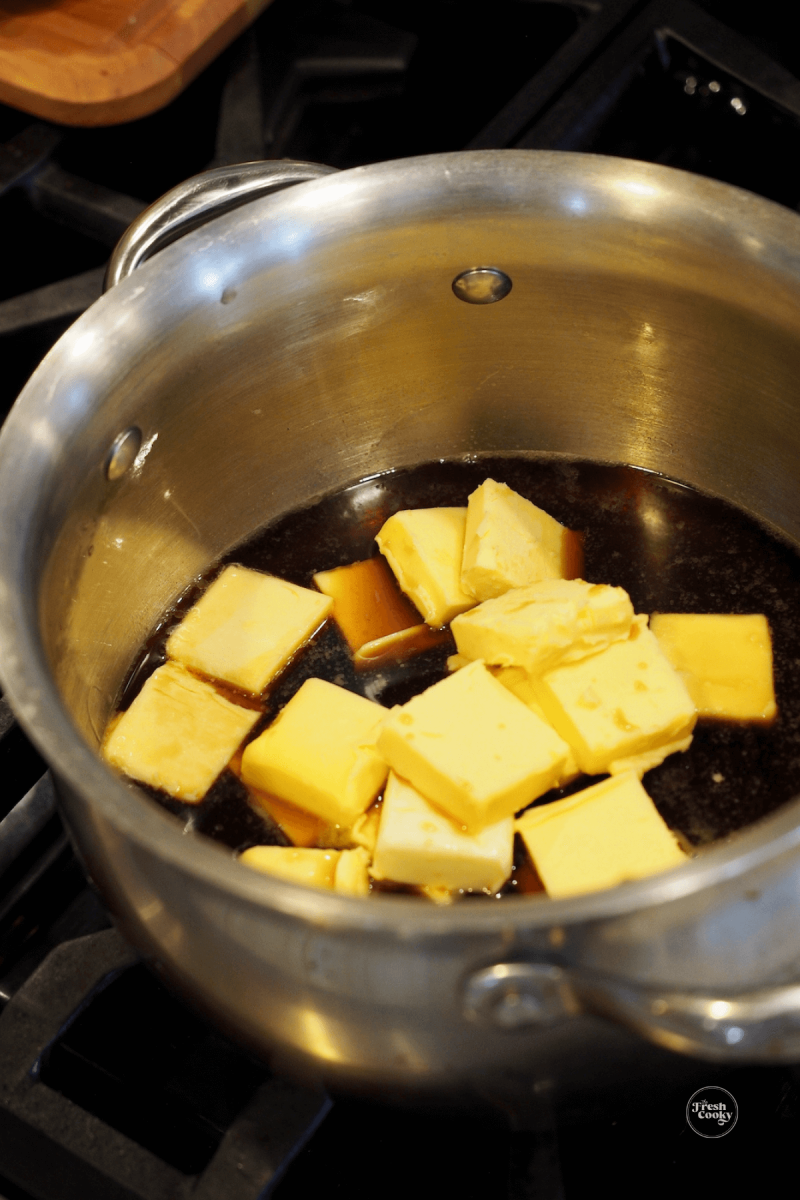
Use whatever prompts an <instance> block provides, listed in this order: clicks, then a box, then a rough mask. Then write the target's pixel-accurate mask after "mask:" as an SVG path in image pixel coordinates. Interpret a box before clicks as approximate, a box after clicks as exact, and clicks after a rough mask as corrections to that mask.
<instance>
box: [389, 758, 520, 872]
mask: <svg viewBox="0 0 800 1200" xmlns="http://www.w3.org/2000/svg"><path fill="white" fill-rule="evenodd" d="M513 850H514V818H513V817H504V818H503V819H502V820H501V821H497V822H495V824H493V825H486V826H484V828H483V829H481V830H480V832H478V833H474V834H468V833H465V832H464V831H463V829H462V828H461V827H460V825H456V824H455V823H454V822H453V821H452V820H450V818H449V817H447V816H445V814H444V813H443V812H441V810H440V809H438V808H435V807H434V806H433V805H432V804H430V803H429V801H427V800H426V799H425V797H424V796H422V795H420V793H419V792H418V791H417V790H416V789H415V788H413V787H412V786H411V784H410V783H408V782H406V780H404V779H399V778H398V777H397V775H395V774H394V773H393V772H390V773H389V780H388V782H387V784H386V791H385V793H384V797H383V808H382V810H381V824H380V829H379V830H378V841H377V843H376V845H375V856H374V859H373V864H372V874H373V875H374V876H375V878H376V879H393V880H395V881H396V882H397V883H416V884H421V885H423V886H425V887H442V888H449V889H450V890H452V891H457V890H459V889H461V888H463V889H464V890H465V891H481V890H483V889H487V890H489V891H496V889H497V888H499V887H501V886H502V884H503V883H504V882H505V880H506V879H508V877H509V875H510V874H511V865H512V860H513Z"/></svg>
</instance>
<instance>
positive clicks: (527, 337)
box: [0, 151, 800, 1092]
mask: <svg viewBox="0 0 800 1200" xmlns="http://www.w3.org/2000/svg"><path fill="white" fill-rule="evenodd" d="M279 167H280V169H281V170H283V171H284V175H283V176H280V177H279V178H278V180H277V182H278V184H280V185H282V186H283V185H285V184H288V183H289V182H291V181H292V180H293V179H297V178H303V177H305V176H307V175H308V174H310V173H313V171H309V170H307V169H306V168H303V167H293V166H291V165H289V166H288V167H287V166H286V165H285V164H279ZM275 169H276V167H275V164H272V165H270V164H260V165H250V166H248V167H246V168H244V169H242V170H240V171H239V172H238V173H237V172H233V175H232V176H230V177H229V176H228V175H226V173H225V172H223V173H222V175H220V173H217V174H215V175H214V176H213V177H207V178H205V179H204V178H203V177H201V178H200V180H199V182H192V183H191V184H190V185H188V190H178V191H177V192H176V193H175V194H171V196H170V197H169V198H167V199H166V200H165V201H164V202H162V203H161V204H160V206H159V207H157V208H156V209H155V210H152V211H151V212H150V213H149V214H145V216H144V218H143V221H142V223H141V224H138V225H137V227H136V228H135V229H134V231H133V232H132V233H131V234H130V235H129V236H128V238H127V242H126V244H125V245H124V246H123V247H122V248H121V250H120V251H119V253H118V255H117V258H116V260H115V264H113V266H112V275H113V276H114V278H115V279H116V278H120V279H121V281H120V282H118V283H117V284H116V286H114V287H113V288H112V289H111V290H110V291H109V292H108V293H107V294H106V295H105V296H104V297H103V298H102V299H101V300H100V301H99V302H98V303H97V304H96V305H94V306H93V307H92V308H91V309H90V310H89V311H88V312H87V313H86V314H85V315H84V316H83V317H82V318H81V319H80V320H79V321H77V322H76V324H75V325H74V326H73V327H72V328H71V329H70V330H69V331H68V333H67V334H66V335H65V336H64V337H63V338H62V339H61V341H60V342H59V343H58V344H57V345H56V346H55V347H54V349H53V350H52V351H51V352H50V354H49V355H48V357H47V358H46V359H45V361H44V362H43V363H42V365H41V366H40V368H39V369H38V371H37V372H36V374H35V375H34V376H33V378H32V379H31V381H30V383H29V384H28V386H27V387H26V388H25V391H24V392H23V394H22V396H21V397H20V399H19V401H18V403H17V405H16V407H15V409H14V411H13V412H12V414H11V416H10V418H9V419H8V421H7V423H6V426H5V428H4V430H3V433H2V438H0V496H1V497H2V525H1V526H0V663H2V672H3V684H4V687H5V688H6V689H7V692H8V694H9V696H10V698H11V700H12V703H13V704H14V707H15V709H16V711H17V713H18V715H19V718H20V720H21V721H22V723H23V725H24V726H25V728H26V729H27V730H28V732H29V733H30V735H31V737H32V738H33V739H34V741H35V742H36V743H37V744H38V745H39V747H40V748H41V750H42V752H43V753H44V755H45V756H46V757H47V759H48V760H49V762H50V763H51V764H52V767H53V770H54V772H55V775H56V778H57V783H58V790H59V792H60V795H61V798H62V801H63V808H64V812H65V814H66V817H67V820H68V822H69V825H70V827H71V829H72V832H73V834H74V838H75V841H76V844H77V846H78V848H79V850H80V853H81V854H82V856H83V859H84V861H85V863H86V866H87V868H88V870H89V872H90V873H91V875H92V877H93V879H94V880H95V881H96V883H97V885H98V886H99V887H100V888H101V889H102V891H103V893H104V895H105V896H106V898H107V900H108V901H109V903H110V905H111V906H112V909H113V911H114V912H115V913H116V915H117V918H118V920H119V922H120V924H121V927H122V928H123V930H124V932H125V933H126V934H127V935H128V937H129V938H130V939H131V940H132V941H133V942H134V943H136V944H137V945H138V946H139V947H141V948H142V950H143V951H144V952H145V953H147V954H149V955H152V956H154V957H155V958H157V959H158V960H159V961H160V962H161V963H162V964H163V967H164V970H165V971H166V972H167V974H168V975H169V976H170V977H171V978H172V979H173V980H174V981H177V982H178V983H179V984H180V985H181V986H183V988H184V989H186V990H187V991H188V992H189V993H190V994H191V995H193V996H194V997H195V999H197V1000H198V1001H199V1002H201V1003H202V1004H203V1005H204V1006H205V1007H206V1008H207V1010H208V1011H210V1012H211V1013H212V1014H213V1015H214V1016H215V1017H216V1019H217V1020H219V1021H220V1022H221V1023H222V1024H224V1025H225V1026H226V1027H228V1028H229V1029H232V1030H234V1031H235V1032H237V1033H238V1035H239V1036H240V1037H242V1038H244V1039H246V1040H248V1041H249V1042H250V1043H251V1044H253V1045H255V1046H257V1047H259V1048H261V1049H262V1050H264V1051H265V1052H268V1053H272V1054H273V1055H277V1057H278V1059H279V1060H280V1061H281V1062H282V1063H283V1064H285V1065H289V1066H291V1067H292V1069H307V1070H309V1071H311V1072H315V1073H317V1074H321V1075H322V1076H324V1077H325V1078H326V1079H328V1080H333V1081H335V1082H338V1083H340V1084H345V1085H348V1086H368V1085H370V1084H374V1083H376V1082H381V1083H382V1084H384V1085H387V1086H388V1085H397V1086H403V1087H405V1086H408V1087H430V1088H432V1089H438V1090H444V1089H448V1090H450V1091H451V1092H455V1091H457V1090H458V1089H463V1088H469V1087H476V1086H477V1087H480V1086H482V1085H483V1083H484V1082H485V1081H486V1079H488V1078H489V1076H490V1075H492V1074H493V1073H495V1072H501V1073H502V1072H504V1071H505V1072H511V1073H513V1072H518V1073H520V1074H522V1075H525V1076H527V1077H528V1078H529V1079H531V1080H538V1081H540V1082H542V1086H544V1085H545V1084H546V1083H550V1084H552V1083H553V1082H555V1084H556V1085H557V1086H558V1087H561V1088H564V1089H567V1090H569V1089H570V1088H572V1087H578V1086H579V1085H580V1084H581V1082H582V1083H583V1084H584V1085H585V1086H590V1087H591V1086H594V1083H595V1082H596V1081H597V1080H598V1079H599V1078H600V1077H602V1076H603V1075H604V1074H605V1075H608V1074H611V1075H615V1076H617V1077H620V1078H621V1077H623V1076H627V1077H630V1078H632V1077H634V1076H636V1075H637V1074H642V1073H643V1072H644V1073H646V1072H651V1073H652V1072H653V1071H654V1070H656V1069H657V1070H659V1071H664V1070H670V1069H672V1067H671V1065H670V1064H673V1065H674V1064H679V1063H680V1062H681V1061H682V1060H680V1059H679V1058H678V1057H677V1056H676V1055H671V1054H669V1053H667V1052H666V1051H665V1050H664V1049H655V1048H652V1047H648V1046H647V1045H646V1044H645V1043H644V1042H642V1041H640V1040H639V1038H638V1037H637V1036H636V1035H638V1034H641V1035H644V1037H645V1038H646V1039H649V1041H650V1042H651V1043H655V1044H656V1045H657V1046H660V1047H662V1048H663V1047H666V1048H668V1049H669V1050H678V1051H684V1052H686V1053H688V1054H692V1055H698V1056H702V1057H705V1058H708V1059H718V1060H724V1061H766V1060H784V1061H785V1060H794V1059H797V1058H798V1057H800V921H798V911H799V905H798V888H800V821H799V820H798V818H799V817H800V808H798V803H796V802H793V803H791V804H789V805H787V806H785V807H784V808H783V809H782V810H781V811H779V812H778V813H776V814H775V815H773V816H772V817H770V818H768V819H766V820H764V821H762V822H761V823H760V824H759V825H758V826H757V827H754V828H753V829H751V830H749V831H748V832H746V833H745V834H743V835H741V836H739V837H737V838H735V839H731V840H730V841H729V842H728V843H726V844H723V845H719V846H718V847H716V848H714V849H713V850H711V851H710V852H709V853H707V854H705V855H703V856H702V857H700V858H698V859H696V860H694V861H692V862H690V863H688V864H687V865H685V866H683V867H681V868H679V869H677V870H675V871H672V872H669V873H667V874H665V875H662V876H659V877H656V878H653V879H648V880H643V881H641V882H638V883H631V884H626V885H624V886H622V887H618V888H616V889H614V890H611V891H608V892H604V893H600V894H596V895H591V896H588V897H585V898H579V899H574V900H561V901H557V902H556V901H549V900H546V899H541V898H538V899H537V898H519V899H510V900H508V901H506V902H503V903H502V904H500V905H496V906H495V905H489V904H487V905H485V906H482V905H480V904H478V905H465V906H462V907H459V906H455V907H453V908H450V909H438V908H435V907H433V906H428V905H425V904H422V903H420V904H413V903H408V902H407V901H402V900H397V899H392V898H390V897H389V898H384V899H382V900H380V901H376V902H366V901H360V900H356V899H348V898H345V897H339V896H336V895H332V894H331V895H327V894H323V893H321V892H318V891H311V890H306V889H303V888H300V887H296V886H294V885H291V884H289V883H285V882H282V881H280V880H278V879H270V878H267V877H265V876H260V875H258V874H256V873H254V872H251V871H247V870H244V869H243V868H241V867H240V866H239V865H238V864H237V863H235V862H234V861H232V859H231V858H230V857H229V855H227V854H226V853H225V852H224V851H223V850H222V849H221V848H220V847H219V846H217V845H214V844H212V843H210V842H206V841H204V840H202V839H199V838H198V839H192V838H187V837H185V836H184V835H183V834H182V832H181V831H180V829H179V828H178V827H176V825H175V824H174V823H173V821H172V819H171V818H170V817H169V816H167V815H166V814H165V813H164V812H163V811H161V810H160V809H158V808H157V807H156V806H154V805H152V804H150V803H149V802H148V801H146V800H144V799H142V798H141V797H140V796H139V795H138V794H136V793H134V792H133V791H132V790H130V789H129V788H128V787H127V786H126V785H125V784H124V783H122V782H121V781H120V780H119V779H118V778H115V777H114V775H113V774H112V773H111V772H110V771H109V770H108V769H107V768H106V767H105V766H104V764H103V763H102V762H101V761H100V759H99V758H98V756H97V744H98V739H99V737H100V734H101V732H102V729H103V726H104V723H105V721H106V719H107V717H108V715H109V713H110V711H111V707H112V705H113V703H114V699H115V696H116V694H117V690H118V688H119V686H120V683H121V680H122V678H123V676H124V673H125V671H126V669H127V667H128V665H129V663H130V661H131V659H132V656H133V655H134V653H135V651H136V649H137V648H138V646H139V645H140V644H141V643H142V641H143V640H144V638H145V636H146V634H147V633H148V631H149V630H150V628H151V627H152V625H153V623H154V621H155V620H156V618H157V617H158V615H159V614H160V613H161V612H162V610H163V609H164V608H165V607H166V606H167V604H168V603H169V602H170V600H171V599H172V598H173V597H174V596H175V595H176V593H177V592H178V591H179V590H180V589H181V588H182V587H183V586H184V585H185V583H186V582H187V580H189V579H190V578H191V577H193V576H194V575H195V574H197V572H199V571H200V570H202V569H203V568H205V567H206V566H207V565H208V564H209V563H210V562H212V561H213V560H214V559H215V558H217V557H218V556H219V555H220V554H222V553H223V552H224V551H226V550H228V549H229V548H230V547H231V546H232V545H233V544H235V543H236V542H238V541H239V540H241V539H242V538H243V537H244V536H245V535H246V534H248V533H250V532H251V531H252V530H253V529H255V528H256V527H258V526H261V525H263V524H264V523H265V522H267V521H268V520H270V519H271V518H272V517H274V516H276V515H277V514H280V513H282V512H284V511H286V510H288V509H290V508H293V507H295V506H297V505H300V504H303V503H305V502H307V501H309V500H310V499H312V498H313V497H315V496H318V495H319V494H321V493H323V492H326V491H328V490H330V489H332V488H336V487H339V486H340V485H343V484H345V483H347V482H349V481H352V480H354V479H357V478H363V477H365V476H369V475H372V474H375V473H376V472H381V471H386V470H389V469H391V468H394V467H399V466H403V465H408V464H413V463H416V462H421V461H425V460H430V459H435V458H440V457H442V458H443V457H449V456H459V455H475V454H480V453H481V452H494V453H498V452H503V453H505V452H511V453H517V452H525V451H539V452H548V453H553V454H566V455H576V456H580V457H589V458H594V459H600V460H613V461H625V462H630V463H634V464H638V465H640V466H643V467H647V468H650V469H653V470H656V471H661V472H665V473H666V474H668V475H670V476H673V477H677V478H680V479H683V480H686V481H688V482H690V483H693V484H696V485H698V486H700V487H701V488H704V489H706V490H709V491H711V492H715V493H717V494H719V495H722V496H724V497H727V498H728V499H730V500H732V501H735V502H736V503H738V504H741V505H744V506H745V507H746V508H748V509H751V510H753V511H754V512H757V513H759V514H761V516H762V517H763V518H765V519H766V520H768V521H770V522H772V523H773V524H774V525H775V526H777V527H778V528H780V529H782V530H784V531H785V532H786V533H787V534H789V535H791V536H792V537H794V538H797V539H800V486H798V483H799V481H798V462H799V461H800V419H798V418H799V416H800V399H799V398H798V389H797V380H798V378H800V304H799V303H798V300H800V218H798V217H797V216H796V215H794V214H792V213H791V212H789V211H787V210H785V209H783V208H780V207H778V206H776V205H773V204H770V203H768V202H767V201H764V200H760V199H757V198H756V197H754V196H751V195H749V194H747V193H744V192H741V191H736V190H734V189H732V188H728V187H725V186H723V185H720V184H717V183H713V182H709V181H707V180H704V179H701V178H697V177H694V176H690V175H686V174H683V173H681V172H677V171H671V170H668V169H664V168H660V167H655V166H649V165H646V164H643V163H633V162H626V161H624V160H619V159H603V158H598V157H591V156H583V155H574V154H558V153H540V152H512V151H501V152H477V153H463V154H449V155H441V156H434V157H430V158H421V159H414V160H408V161H403V162H391V163H383V164H379V165H377V166H372V167H366V168H359V169H357V170H352V171H346V172H343V173H341V174H334V175H329V176H328V177H326V178H319V179H316V180H312V181H310V182H301V183H299V184H298V186H296V187H290V188H288V189H287V188H286V187H284V189H283V190H282V191H280V192H279V193H278V194H275V195H265V196H263V197H262V198H260V199H256V200H254V201H253V202H251V203H247V204H246V205H245V206H244V207H239V208H237V209H235V211H230V212H227V213H226V214H225V215H222V216H217V217H215V218H214V219H212V220H211V221H210V223H208V224H207V225H205V226H204V227H202V228H200V229H196V230H195V231H194V232H190V233H189V234H188V235H187V236H185V237H183V238H181V240H179V241H177V242H175V244H173V245H168V246H167V247H166V248H165V249H162V250H161V251H160V253H158V255H157V256H156V257H155V258H153V260H152V261H150V262H147V263H146V264H145V265H144V266H143V267H142V268H141V269H139V270H135V271H133V268H134V267H135V266H136V265H137V263H138V262H139V261H140V260H141V259H142V258H144V257H146V256H147V254H148V253H149V252H151V251H152V250H154V249H157V248H158V246H159V245H161V244H163V243H164V242H166V241H168V240H169V239H170V238H171V237H173V236H175V234H176V233H177V232H180V230H181V228H182V227H185V226H187V225H192V224H196V223H197V221H198V220H200V219H201V217H202V216H203V215H206V216H207V215H208V210H209V209H210V210H211V212H212V214H213V212H214V211H219V207H220V206H221V207H223V208H224V207H226V206H227V207H230V205H231V204H232V203H234V202H240V201H241V200H242V199H243V198H245V196H246V193H247V192H248V188H249V184H248V182H247V181H248V180H249V181H250V183H252V185H253V186H254V187H255V188H256V190H258V189H259V188H261V190H262V191H266V190H269V188H270V187H273V186H275V182H276V181H275V179H274V178H272V175H271V172H274V171H275ZM289 177H291V178H289ZM226 180H227V181H228V182H226ZM231 180H232V182H231ZM243 181H244V182H243ZM233 193H235V194H233ZM215 206H217V208H216V209H215ZM478 267H483V268H497V269H498V270H500V271H502V272H504V273H505V274H506V275H507V276H508V277H509V278H510V279H511V281H512V284H513V287H512V290H511V292H510V293H509V294H508V295H507V296H506V297H505V298H504V299H503V300H501V301H500V302H497V303H487V304H477V303H476V304H470V303H462V302H461V300H460V299H458V298H457V297H456V295H455V294H454V292H453V289H452V286H451V285H452V282H453V280H454V278H455V277H456V276H458V275H459V274H460V273H462V272H464V271H465V270H469V269H472V268H478ZM130 271H133V273H132V274H130V277H128V278H122V276H125V275H126V274H127V273H129V272H130ZM632 1030H633V1031H635V1034H633V1033H631V1031H632ZM676 1069H678V1068H676Z"/></svg>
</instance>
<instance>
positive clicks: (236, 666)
mask: <svg viewBox="0 0 800 1200" xmlns="http://www.w3.org/2000/svg"><path fill="white" fill-rule="evenodd" d="M332 606H333V601H332V600H331V598H330V597H329V596H323V595H321V594H320V593H319V592H312V591H311V590H310V589H309V588H303V587H298V586H297V585H296V584H294V583H287V582H286V580H284V579H277V578H276V577H275V576H274V575H263V574H262V573H261V572H260V571H251V570H248V569H247V568H245V567H226V568H225V570H224V571H223V572H222V574H221V575H219V576H218V578H217V579H215V580H214V582H213V583H212V584H211V586H210V587H209V588H208V590H207V591H206V592H204V593H203V595H202V596H201V597H200V599H199V600H198V601H197V603H196V604H195V605H194V607H193V608H191V609H190V610H189V612H188V613H187V614H186V616H185V617H184V619H183V621H182V622H181V623H180V625H179V626H178V628H177V629H176V630H175V631H174V632H173V633H172V634H171V635H170V637H169V640H168V642H167V654H168V655H169V656H170V658H175V659H177V660H178V661H179V662H182V663H183V664H184V666H187V667H191V668H192V669H193V670H195V671H199V672H200V673H201V674H203V675H208V676H210V677H211V678H212V679H220V680H224V681H225V682H226V683H230V684H232V685H233V686H234V687H238V688H241V689H242V690H243V691H246V692H252V693H255V694H258V693H259V692H262V691H263V690H264V688H265V687H266V686H267V684H268V683H269V681H270V680H271V679H272V678H273V676H275V675H277V673H278V671H280V670H281V668H282V667H284V666H285V665H286V663H287V662H288V661H289V659H290V658H291V656H292V655H293V654H294V652H295V651H296V650H298V649H299V648H300V646H302V645H303V643H304V642H306V641H308V639H309V638H310V636H311V634H312V633H313V632H314V631H315V630H316V629H318V628H319V626H320V625H321V624H322V622H323V621H324V620H325V618H326V617H327V615H328V613H329V612H330V610H331V608H332Z"/></svg>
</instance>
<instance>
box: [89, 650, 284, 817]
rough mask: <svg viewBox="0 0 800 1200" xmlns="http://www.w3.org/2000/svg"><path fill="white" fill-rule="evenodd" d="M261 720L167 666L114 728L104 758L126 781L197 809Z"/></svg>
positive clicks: (176, 665)
mask: <svg viewBox="0 0 800 1200" xmlns="http://www.w3.org/2000/svg"><path fill="white" fill-rule="evenodd" d="M260 715H261V714H260V713H258V712H254V711H253V710H252V709H249V708H241V707H240V706H239V705H238V704H231V702H230V701H229V700H226V699H225V697H224V696H220V694H219V693H218V692H217V691H216V690H215V689H214V688H213V687H212V685H211V684H210V683H206V682H204V680H202V679H197V678H196V677H195V676H194V675H192V674H191V672H189V671H187V670H186V669H185V667H182V666H181V665H180V663H174V662H168V663H165V664H164V666H163V667H159V668H158V669H157V670H156V671H154V672H153V674H152V675H151V676H150V678H149V679H148V680H147V682H146V683H145V685H144V687H143V688H142V690H141V691H140V692H139V695H138V696H137V697H136V699H135V700H134V701H133V704H131V706H130V708H129V709H128V710H127V712H124V713H123V714H122V716H121V717H120V718H119V720H117V721H116V722H115V723H114V726H113V728H112V729H111V731H110V733H109V735H108V736H107V738H106V740H105V743H104V745H103V755H104V756H105V758H106V759H107V761H108V762H110V763H111V765H112V766H113V767H116V768H117V770H118V771H123V772H124V773H125V774H126V775H130V777H131V779H138V780H139V781H140V782H141V783H147V784H149V785H150V787H154V788H161V789H162V790H163V791H165V792H169V794H170V795H171V796H175V797H176V798H177V799H178V800H184V801H186V802H187V803H190V804H196V803H199V801H200V800H202V799H203V796H205V794H206V792H207V791H208V789H209V788H210V787H211V785H212V783H213V782H214V780H215V779H216V778H217V776H218V775H219V774H220V772H221V771H222V770H223V769H224V768H225V766H226V765H227V764H228V762H229V761H230V759H231V758H232V757H233V755H234V753H235V752H236V750H237V749H238V747H239V745H240V744H241V742H242V741H243V739H244V738H245V737H246V736H247V734H248V733H249V732H250V730H251V729H252V728H253V726H254V725H255V723H256V721H257V720H258V718H259V716H260Z"/></svg>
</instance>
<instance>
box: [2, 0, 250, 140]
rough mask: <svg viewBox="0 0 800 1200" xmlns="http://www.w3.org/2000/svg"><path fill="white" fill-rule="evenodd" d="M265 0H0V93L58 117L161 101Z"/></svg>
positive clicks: (137, 113)
mask: <svg viewBox="0 0 800 1200" xmlns="http://www.w3.org/2000/svg"><path fill="white" fill-rule="evenodd" d="M269 2H270V0H0V101H1V102H3V103H5V104H10V105H11V106H12V107H14V108H20V109H22V110H23V111H24V112H29V113H33V114H34V115H35V116H37V117H44V118H45V119H46V120H48V121H57V122H59V123H61V124H64V125H117V124H119V123H121V122H122V121H132V120H134V119H135V118H136V117H143V116H146V115H147V114H148V113H151V112H154V111H155V110H156V109H158V108H161V107H163V105H165V104H167V103H168V102H169V101H170V100H172V99H173V98H174V97H175V96H177V95H178V93H179V92H180V91H182V90H183V88H184V87H186V84H187V83H189V82H190V81H191V80H192V79H194V77H195V75H198V74H199V73H200V71H202V70H203V68H204V67H205V66H207V65H208V64H209V63H210V62H211V61H212V59H214V58H216V56H217V55H218V54H219V53H220V51H222V50H223V49H224V48H225V47H226V46H227V45H228V44H229V42H232V41H233V39H234V38H235V37H236V36H237V35H238V34H239V33H241V32H242V30H243V29H245V28H246V27H247V26H248V25H249V24H250V23H251V22H252V21H254V20H255V18H256V17H257V16H258V14H259V13H260V12H261V10H262V9H264V8H266V6H267V4H269Z"/></svg>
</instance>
